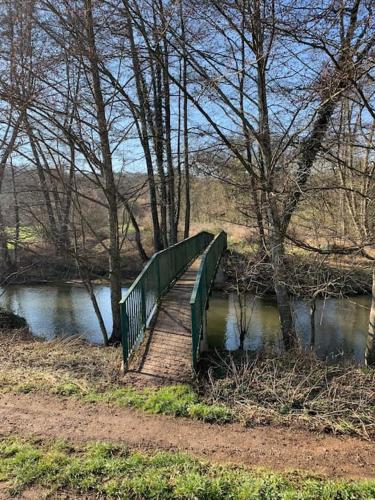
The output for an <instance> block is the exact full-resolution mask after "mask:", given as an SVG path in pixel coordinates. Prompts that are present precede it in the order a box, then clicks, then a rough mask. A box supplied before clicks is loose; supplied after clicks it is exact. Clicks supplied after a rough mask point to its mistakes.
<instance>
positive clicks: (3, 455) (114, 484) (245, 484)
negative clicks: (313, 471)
mask: <svg viewBox="0 0 375 500" xmlns="http://www.w3.org/2000/svg"><path fill="white" fill-rule="evenodd" d="M0 482H5V483H6V487H7V488H8V491H9V493H10V494H13V495H14V496H17V495H19V494H21V493H22V492H23V491H24V490H26V489H27V488H30V487H40V488H43V490H47V491H48V492H51V493H58V492H60V493H62V492H72V493H78V494H92V495H97V496H100V497H107V498H139V499H141V498H148V499H152V498H159V499H161V498H162V499H210V500H215V499H218V500H219V499H239V500H242V499H243V500H245V499H270V500H271V499H272V500H275V499H289V500H291V499H317V498H319V499H332V500H333V499H336V500H339V499H348V500H349V499H351V500H356V499H358V500H359V499H371V498H374V497H375V482H373V481H344V480H327V479H324V478H321V477H317V476H311V475H306V474H302V473H298V472H291V473H285V474H276V473H271V472H268V471H264V470H254V469H252V470H249V469H246V468H244V467H235V466H229V465H225V466H223V465H213V464H210V463H207V462H203V461H200V460H197V459H195V458H193V457H191V456H189V455H187V454H181V453H169V452H157V453H143V452H142V453H140V452H135V451H132V450H129V449H127V448H126V447H124V446H119V445H114V444H109V443H101V442H96V443H91V444H88V445H86V446H84V447H80V446H75V445H71V444H69V443H67V442H64V441H46V442H40V441H33V440H21V439H18V438H12V437H8V438H5V439H2V440H1V441H0Z"/></svg>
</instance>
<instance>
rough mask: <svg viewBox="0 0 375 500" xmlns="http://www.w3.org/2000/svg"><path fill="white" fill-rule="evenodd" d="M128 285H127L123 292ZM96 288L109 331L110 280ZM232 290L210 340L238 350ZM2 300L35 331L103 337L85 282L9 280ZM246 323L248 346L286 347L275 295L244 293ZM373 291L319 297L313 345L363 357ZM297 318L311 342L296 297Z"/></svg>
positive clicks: (219, 303)
mask: <svg viewBox="0 0 375 500" xmlns="http://www.w3.org/2000/svg"><path fill="white" fill-rule="evenodd" d="M125 291H126V288H124V289H123V293H124V292H125ZM95 294H96V297H97V300H98V304H99V307H100V309H101V311H102V314H103V320H104V323H105V325H106V327H107V329H108V332H110V329H111V322H112V315H111V308H110V290H109V287H108V286H96V287H95ZM236 304H237V299H236V297H235V295H234V294H225V293H223V292H213V295H212V297H211V299H210V308H209V310H208V330H209V344H210V346H211V347H212V348H219V349H228V350H236V349H238V347H239V344H240V335H239V327H238V320H237V316H238V314H236V313H238V305H236ZM0 305H1V306H3V307H5V308H6V309H9V310H11V311H13V312H15V313H16V314H19V315H21V316H23V317H24V318H25V319H26V321H27V322H28V324H29V326H30V329H31V331H32V332H33V334H34V335H37V336H41V337H44V338H46V339H51V338H54V337H56V336H67V335H77V334H79V335H81V336H82V337H83V338H85V339H87V340H89V341H90V342H93V343H98V344H100V343H102V335H101V332H100V327H99V323H98V321H97V319H96V316H95V313H94V309H93V306H92V304H91V301H90V298H89V296H88V294H87V292H86V290H85V289H84V288H83V287H80V286H74V285H59V286H50V285H35V286H21V285H20V286H9V287H7V289H6V290H3V292H2V295H1V297H0ZM246 305H247V307H246V319H245V323H248V327H247V329H246V335H245V338H244V349H248V350H258V349H261V348H262V347H271V346H272V347H273V348H276V349H278V350H280V349H282V342H281V333H280V325H279V315H278V311H277V307H276V304H275V302H274V300H273V299H272V298H254V297H253V296H251V295H249V296H248V297H247V298H246ZM369 307H370V298H369V297H357V298H355V299H350V300H343V299H328V300H326V301H322V300H321V301H317V309H316V315H315V328H316V334H315V337H316V339H315V350H316V352H317V355H318V356H319V357H320V358H335V357H337V358H350V359H354V360H356V361H357V362H360V363H361V362H363V360H364V349H365V343H366V332H367V323H368V315H369ZM294 314H295V323H296V329H297V332H298V335H299V337H300V339H301V341H302V343H303V344H304V345H306V346H309V345H310V341H311V334H310V332H311V328H310V315H309V306H308V304H306V303H304V302H302V301H295V303H294Z"/></svg>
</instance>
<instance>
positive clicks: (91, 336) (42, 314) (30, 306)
mask: <svg viewBox="0 0 375 500" xmlns="http://www.w3.org/2000/svg"><path fill="white" fill-rule="evenodd" d="M125 290H126V289H125V288H124V289H123V292H124V291H125ZM95 294H96V297H97V300H98V304H99V307H100V310H101V312H102V315H103V320H104V322H105V325H106V328H107V331H108V333H110V332H111V322H112V314H111V308H110V290H109V287H108V286H96V287H95ZM0 305H1V306H3V307H5V308H6V309H8V310H10V311H13V312H15V313H16V314H19V315H20V316H23V317H24V318H25V319H26V321H27V323H28V324H29V326H30V329H31V331H32V333H33V334H34V335H37V336H39V337H43V338H46V339H52V338H54V337H57V336H67V335H77V334H79V335H80V336H82V337H83V338H85V339H87V340H89V341H90V342H93V343H95V344H100V343H102V342H103V338H102V334H101V332H100V328H99V323H98V321H97V319H96V316H95V312H94V309H93V306H92V303H91V300H90V298H89V296H88V294H87V292H86V290H85V288H83V287H81V286H76V285H58V286H51V285H34V286H24V285H19V286H18V285H12V286H9V287H8V288H7V289H6V290H5V291H4V290H3V292H2V296H1V297H0Z"/></svg>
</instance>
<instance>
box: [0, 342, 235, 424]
mask: <svg viewBox="0 0 375 500" xmlns="http://www.w3.org/2000/svg"><path fill="white" fill-rule="evenodd" d="M4 337H5V336H4V335H3V336H0V393H1V392H3V393H5V392H15V393H29V392H44V393H49V394H56V395H59V396H66V397H73V398H76V399H78V400H80V401H82V402H86V403H105V404H110V405H114V406H120V407H121V406H126V407H130V408H135V409H138V410H143V411H145V412H148V413H154V414H163V415H171V416H175V417H188V418H192V419H196V420H202V421H204V422H212V423H213V422H215V423H219V424H224V423H227V422H230V421H231V420H232V419H233V415H232V412H231V410H230V409H229V408H226V407H225V406H223V405H220V404H212V403H208V404H207V403H204V402H201V401H199V398H198V394H197V393H196V392H195V391H194V390H193V388H192V387H191V386H189V385H187V384H176V385H168V386H161V387H149V388H147V387H146V388H135V387H130V386H124V385H121V384H120V380H119V366H120V362H119V361H120V360H119V352H118V351H119V350H118V349H114V348H100V347H94V346H90V345H88V344H86V343H84V342H81V341H79V340H77V339H76V340H72V341H65V342H64V341H54V342H38V341H34V340H29V341H27V340H24V341H21V340H17V341H14V340H13V342H11V341H10V339H8V341H7V340H5V339H4ZM1 340H2V342H1ZM2 348H3V349H2Z"/></svg>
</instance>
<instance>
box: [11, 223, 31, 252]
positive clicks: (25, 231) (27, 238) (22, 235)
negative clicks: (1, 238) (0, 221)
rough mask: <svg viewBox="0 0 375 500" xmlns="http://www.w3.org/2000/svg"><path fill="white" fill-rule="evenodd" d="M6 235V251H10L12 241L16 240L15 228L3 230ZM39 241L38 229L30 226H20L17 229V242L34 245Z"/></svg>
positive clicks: (12, 245)
mask: <svg viewBox="0 0 375 500" xmlns="http://www.w3.org/2000/svg"><path fill="white" fill-rule="evenodd" d="M5 232H6V235H7V237H8V238H9V241H8V243H7V245H8V249H9V250H11V249H13V248H14V240H15V238H16V228H15V227H7V228H6V229H5ZM39 239H40V234H39V232H38V229H37V228H35V227H31V226H21V227H20V228H19V241H21V242H22V243H36V242H37V241H39Z"/></svg>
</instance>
